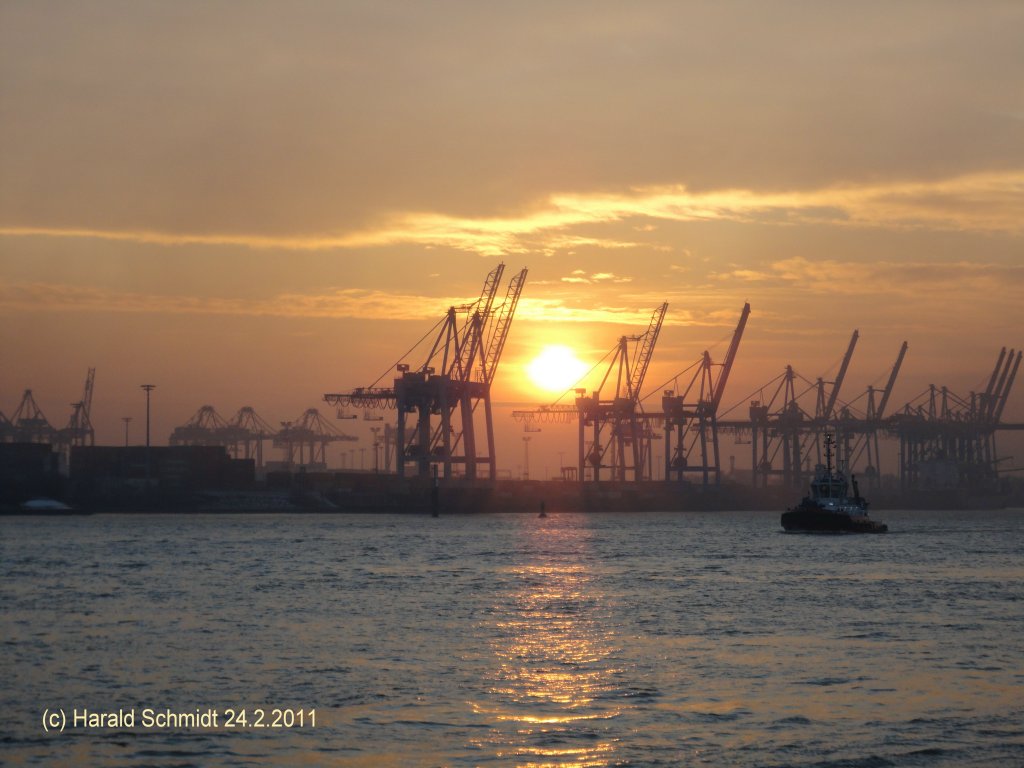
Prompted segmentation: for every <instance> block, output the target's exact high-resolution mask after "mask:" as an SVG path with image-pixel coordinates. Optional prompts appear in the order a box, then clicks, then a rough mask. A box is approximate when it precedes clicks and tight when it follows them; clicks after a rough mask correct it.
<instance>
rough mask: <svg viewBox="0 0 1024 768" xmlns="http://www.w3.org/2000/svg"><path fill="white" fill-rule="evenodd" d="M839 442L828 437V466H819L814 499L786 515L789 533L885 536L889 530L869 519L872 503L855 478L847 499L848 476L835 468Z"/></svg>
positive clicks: (803, 501)
mask: <svg viewBox="0 0 1024 768" xmlns="http://www.w3.org/2000/svg"><path fill="white" fill-rule="evenodd" d="M834 444H835V441H834V439H833V437H832V435H830V434H826V435H825V462H826V463H825V465H824V466H822V465H821V464H819V465H818V466H817V468H816V473H815V477H814V479H813V480H812V481H811V495H810V496H804V498H803V499H802V500H801V501H800V503H799V504H797V505H796V506H795V507H793V508H792V509H789V510H787V511H785V512H783V513H782V527H783V528H785V529H786V531H792V532H803V533H885V532H886V531H888V530H889V526H887V525H885V524H884V523H880V522H877V521H875V520H872V519H871V518H869V517H868V501H867V499H865V498H864V497H863V496H861V495H860V490H859V489H858V488H857V478H856V477H855V476H853V475H851V476H850V479H851V481H852V483H853V498H850V497H849V496H847V495H846V494H847V482H846V476H845V475H844V474H843V473H842V472H841V471H839V469H838V468H836V469H835V470H833V468H832V455H833V454H832V446H833V445H834Z"/></svg>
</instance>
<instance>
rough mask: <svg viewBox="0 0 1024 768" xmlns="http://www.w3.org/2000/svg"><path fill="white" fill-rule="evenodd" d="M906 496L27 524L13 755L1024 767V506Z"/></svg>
mask: <svg viewBox="0 0 1024 768" xmlns="http://www.w3.org/2000/svg"><path fill="white" fill-rule="evenodd" d="M882 517H884V519H885V521H886V522H887V523H889V526H890V530H891V531H892V532H891V533H889V534H886V535H882V536H838V537H829V536H802V535H786V534H783V533H781V532H780V530H781V529H780V528H779V527H778V515H777V514H775V513H771V514H769V513H724V514H723V513H707V514H636V515H628V514H604V515H577V514H557V513H554V514H551V515H550V516H549V517H548V518H546V519H539V518H537V517H534V516H531V515H491V516H483V515H481V516H461V517H454V516H448V517H445V516H442V517H441V518H438V519H434V518H430V517H428V516H372V515H331V516H316V515H308V516H307V515H231V516H203V515H196V516H191V515H189V516H170V515H168V516H162V515H161V516H156V515H154V516H142V515H135V516H133V515H96V516H92V517H84V518H51V519H45V518H7V519H3V520H2V521H0V534H2V542H3V543H2V552H0V554H2V562H0V572H2V577H0V578H2V581H0V616H2V619H0V621H2V627H0V628H2V635H0V642H2V646H0V647H2V651H0V680H2V681H3V685H2V691H0V762H4V763H6V764H10V765H34V764H40V765H42V764H45V765H52V764H72V763H74V764H80V765H113V766H120V765H125V766H127V765H160V766H171V765H173V766H202V765H210V764H219V765H229V766H242V765H246V766H263V765H286V764H287V765H332V766H380V765H400V766H421V765H422V766H476V765H481V766H489V765H495V766H616V765H635V766H657V765H666V766H668V765H671V766H678V765H713V766H722V765H739V766H782V765H793V766H888V765H897V766H904V765H906V766H963V765H979V766H980V765H984V766H992V765H1024V579H1022V575H1024V557H1022V555H1024V512H1022V511H1020V510H1018V511H1001V512H976V513H966V512H965V513H949V512H941V513H939V512H936V513H931V512H919V513H910V512H887V513H885V514H884V515H882ZM146 709H149V710H152V711H153V712H155V713H164V714H166V713H167V712H168V711H170V712H172V713H175V714H178V713H192V714H193V715H194V714H195V713H196V712H197V711H199V712H208V711H210V710H215V711H216V712H217V714H218V718H219V720H218V724H217V727H216V728H213V727H208V728H190V727H188V723H187V721H185V720H182V721H179V725H178V727H170V728H159V727H155V726H153V725H150V726H149V727H144V726H143V725H142V724H141V718H142V712H143V710H146ZM242 709H245V710H246V713H247V714H246V720H247V723H249V727H247V728H246V727H240V726H238V724H237V722H236V727H234V728H227V727H225V722H224V719H225V717H226V716H227V711H228V710H234V712H235V718H236V721H237V717H238V712H239V711H240V710H242ZM257 709H262V710H264V715H263V717H264V720H263V723H262V724H263V725H269V724H270V719H271V717H272V713H273V710H274V709H279V710H282V712H284V711H289V710H290V711H291V713H292V717H293V718H294V717H296V714H295V713H296V712H302V713H303V714H302V717H303V718H304V719H305V722H304V724H303V725H302V726H301V727H300V726H299V725H298V723H297V722H295V724H293V726H292V727H290V728H286V727H279V728H255V727H252V725H253V724H254V720H255V718H256V717H257V714H256V710H257ZM60 710H63V711H64V713H65V717H66V718H67V721H66V727H65V730H64V732H63V733H61V732H60V731H59V730H53V731H51V732H46V731H44V728H43V716H44V712H46V711H48V712H50V713H53V712H56V711H60ZM75 710H78V711H79V713H81V712H82V711H83V710H88V711H92V712H113V713H117V712H119V711H124V712H126V713H127V712H131V711H134V712H135V713H136V722H135V725H134V727H127V726H126V725H124V723H123V722H122V724H121V725H120V726H119V725H117V724H115V725H114V726H113V727H102V728H101V727H89V726H88V725H79V726H77V727H75V726H74V725H73V724H72V723H71V722H70V719H71V718H72V716H73V712H74V711H75ZM310 710H314V711H315V712H314V713H313V716H312V717H313V718H315V724H314V723H312V722H310V720H311V719H312V718H311V717H310ZM273 716H275V717H277V718H279V719H280V720H281V721H282V722H281V723H279V724H282V725H283V720H284V718H285V717H286V715H284V714H277V715H273ZM182 722H184V723H185V725H181V724H180V723H182Z"/></svg>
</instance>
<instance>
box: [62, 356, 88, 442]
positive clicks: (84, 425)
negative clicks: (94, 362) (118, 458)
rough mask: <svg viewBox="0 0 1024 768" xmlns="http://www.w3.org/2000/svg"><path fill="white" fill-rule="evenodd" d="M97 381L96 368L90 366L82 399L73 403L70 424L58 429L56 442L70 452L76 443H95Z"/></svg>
mask: <svg viewBox="0 0 1024 768" xmlns="http://www.w3.org/2000/svg"><path fill="white" fill-rule="evenodd" d="M95 381H96V369H95V368H89V369H88V371H87V372H86V374H85V387H84V389H83V392H82V399H81V400H79V401H78V402H77V403H72V404H71V417H70V418H69V419H68V425H67V426H66V427H64V428H63V429H61V430H58V432H57V435H56V444H57V445H58V446H59V447H60V448H61V449H62V450H66V451H68V452H69V453H70V450H71V447H72V446H75V445H95V443H96V431H95V430H94V429H93V426H92V419H91V416H90V414H91V413H92V391H93V384H94V382H95Z"/></svg>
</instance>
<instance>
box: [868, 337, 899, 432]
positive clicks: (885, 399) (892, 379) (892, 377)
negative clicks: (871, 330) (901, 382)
mask: <svg viewBox="0 0 1024 768" xmlns="http://www.w3.org/2000/svg"><path fill="white" fill-rule="evenodd" d="M906 356H907V342H905V341H904V342H903V344H902V345H901V346H900V352H899V354H898V355H896V363H895V364H894V365H893V367H892V373H890V374H889V381H887V382H886V384H885V391H884V392H883V393H882V401H881V402H880V403H879V404H878V412H877V413H876V414H875V418H876V419H881V418H882V417H883V416H884V415H885V406H886V405H888V404H889V395H891V394H892V388H893V386H894V385H895V384H896V377H897V376H899V374H900V366H902V365H903V358H904V357H906Z"/></svg>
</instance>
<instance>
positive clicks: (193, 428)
mask: <svg viewBox="0 0 1024 768" xmlns="http://www.w3.org/2000/svg"><path fill="white" fill-rule="evenodd" d="M228 427H229V425H228V422H227V421H226V420H225V419H224V417H223V416H221V415H220V414H219V413H217V410H216V409H215V408H214V407H213V406H212V405H204V406H202V407H201V408H200V409H199V410H198V411H196V412H195V413H194V414H193V415H192V418H190V419H189V420H188V421H187V422H186V423H185V424H183V425H182V426H180V427H175V429H174V431H173V432H172V433H171V436H170V438H169V439H168V441H167V442H168V444H170V445H223V446H227V444H228V442H227V441H225V432H226V431H227V429H228Z"/></svg>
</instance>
